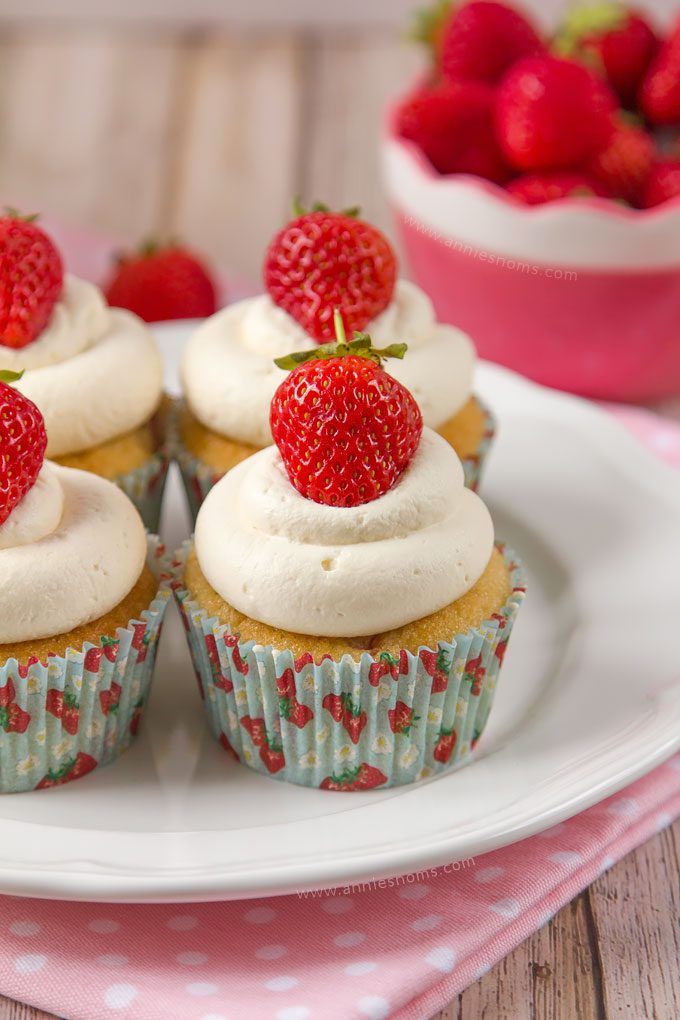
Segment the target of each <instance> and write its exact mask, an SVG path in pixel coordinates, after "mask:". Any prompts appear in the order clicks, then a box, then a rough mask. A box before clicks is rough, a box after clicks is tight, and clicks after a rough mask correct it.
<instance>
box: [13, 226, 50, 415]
mask: <svg viewBox="0 0 680 1020" xmlns="http://www.w3.org/2000/svg"><path fill="white" fill-rule="evenodd" d="M35 219H36V217H35V216H27V217H22V216H20V215H19V214H18V213H17V212H15V211H14V210H7V212H6V213H5V215H4V216H1V217H0V346H2V347H13V348H20V347H25V346H26V345H27V344H30V343H32V342H33V341H34V340H36V339H37V338H38V337H39V336H40V334H41V333H42V331H43V330H44V329H45V327H46V326H47V324H48V323H49V321H50V319H51V317H52V310H53V308H54V306H55V305H56V303H57V301H58V300H59V298H60V296H61V292H62V288H63V285H64V269H63V266H62V264H61V256H60V255H59V252H58V251H57V249H56V248H55V246H54V244H53V243H52V241H51V240H50V238H49V237H48V236H47V234H46V233H45V232H44V231H42V230H41V229H40V227H39V226H37V224H36V223H35ZM0 417H1V416H0Z"/></svg>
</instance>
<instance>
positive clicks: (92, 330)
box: [0, 275, 163, 457]
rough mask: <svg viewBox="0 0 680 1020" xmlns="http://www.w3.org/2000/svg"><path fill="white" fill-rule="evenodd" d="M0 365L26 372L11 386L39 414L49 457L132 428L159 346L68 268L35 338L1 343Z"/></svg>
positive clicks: (153, 377)
mask: <svg viewBox="0 0 680 1020" xmlns="http://www.w3.org/2000/svg"><path fill="white" fill-rule="evenodd" d="M0 369H10V370H11V371H15V372H16V371H20V370H21V369H23V370H24V371H25V375H24V377H23V379H22V380H21V381H20V382H19V383H17V384H16V386H17V389H19V390H21V392H22V393H25V394H26V396H27V397H29V398H30V399H31V400H32V401H33V402H34V403H35V404H37V405H38V407H39V408H40V410H41V411H42V413H43V415H44V418H45V425H46V428H47V437H48V447H47V453H48V455H49V456H51V457H59V456H62V455H64V454H68V453H79V452H80V451H81V450H87V449H90V448H91V447H93V446H98V445H99V444H100V443H105V442H107V441H108V440H110V439H115V438H116V437H117V436H122V435H124V434H125V433H126V432H131V431H133V430H134V429H136V428H138V427H139V426H140V425H142V424H144V422H146V421H148V420H149V418H150V417H151V416H152V414H153V413H154V411H155V410H156V408H157V406H158V404H159V402H160V398H161V393H162V389H163V368H162V362H161V357H160V353H159V351H158V348H157V347H156V343H155V341H154V339H153V336H152V335H151V331H150V330H149V329H148V328H147V326H146V325H145V324H144V323H143V322H142V321H141V319H138V318H137V316H136V315H132V314H131V313H130V312H126V311H123V310H122V309H119V308H109V307H108V306H107V304H106V302H105V301H104V298H103V296H102V294H101V292H100V291H99V289H98V288H97V287H95V286H94V285H93V284H91V283H87V282H86V281H85V280H79V279H77V277H74V276H68V275H67V276H66V278H65V280H64V290H63V293H62V296H61V299H60V300H59V302H58V303H57V304H56V305H55V308H54V311H53V313H52V318H51V320H50V322H49V324H48V326H47V327H46V328H45V330H43V332H42V334H41V335H40V336H39V337H38V339H37V340H35V341H34V342H33V343H31V344H28V345H27V346H26V347H22V348H21V349H20V350H13V349H11V348H8V347H3V346H2V345H0Z"/></svg>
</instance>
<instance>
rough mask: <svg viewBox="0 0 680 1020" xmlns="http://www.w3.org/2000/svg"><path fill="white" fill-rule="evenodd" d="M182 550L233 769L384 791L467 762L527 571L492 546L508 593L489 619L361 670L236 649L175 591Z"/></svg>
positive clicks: (370, 661)
mask: <svg viewBox="0 0 680 1020" xmlns="http://www.w3.org/2000/svg"><path fill="white" fill-rule="evenodd" d="M190 548H191V544H190V543H186V544H185V546H184V547H183V549H182V551H181V552H180V553H179V554H178V558H177V560H176V562H175V564H174V569H175V572H176V577H175V580H174V581H173V585H172V586H173V589H174V591H175V596H176V598H177V602H178V605H179V608H180V612H181V614H182V618H183V621H184V626H185V628H186V631H187V637H188V641H189V647H190V650H191V656H192V659H193V662H194V668H195V671H196V677H197V679H198V685H199V690H200V693H201V696H202V698H203V702H204V705H205V709H206V712H207V715H208V722H209V725H210V729H211V730H212V733H213V735H214V736H215V738H216V739H217V740H218V741H219V742H220V743H221V744H222V746H223V747H224V748H225V750H227V751H229V752H230V754H231V755H232V756H233V757H235V758H236V759H237V760H238V761H240V762H242V763H243V764H245V765H247V766H249V767H250V768H252V769H255V770H256V771H258V772H261V773H263V774H264V775H267V776H273V777H274V778H275V779H282V780H285V781H288V782H292V783H297V784H299V785H301V786H311V787H319V788H321V789H325V790H347V791H349V790H367V789H372V788H375V787H380V788H381V789H384V788H386V787H389V786H400V785H403V784H406V783H413V782H415V781H416V780H419V779H424V778H425V777H427V776H432V775H435V774H436V773H438V772H443V771H445V770H447V769H451V768H455V767H457V766H459V765H461V764H463V763H464V762H466V761H467V760H468V758H469V756H470V753H471V751H472V750H473V748H474V746H475V744H476V742H477V740H478V739H479V736H480V734H481V733H482V731H483V729H484V726H485V725H486V721H487V719H488V716H489V711H490V709H491V704H492V701H493V696H494V691H495V688H496V682H497V679H498V673H499V670H500V667H501V664H502V661H503V656H504V654H505V649H506V647H507V642H508V639H509V637H510V633H511V631H512V626H513V623H514V621H515V617H516V615H517V612H518V610H519V607H520V604H521V602H522V599H523V598H524V593H525V590H526V589H525V574H524V570H523V568H522V566H521V564H520V563H519V562H518V560H517V559H516V557H515V556H514V554H513V553H512V552H511V551H510V550H509V549H507V548H505V547H504V546H502V545H499V549H500V550H501V552H502V554H503V557H504V559H505V562H506V564H507V566H508V569H509V571H510V580H511V585H512V591H511V594H510V596H509V598H508V600H507V601H506V603H505V604H504V605H503V607H502V608H501V609H500V611H499V612H498V613H495V614H494V615H493V617H492V618H491V619H490V620H487V621H486V622H484V623H483V624H482V625H481V626H480V627H475V628H473V629H471V630H469V631H467V633H465V634H457V635H456V636H455V637H454V638H452V640H451V641H440V642H439V644H438V645H437V648H436V649H431V648H426V647H421V648H419V649H418V652H417V654H414V653H412V652H408V651H402V652H401V654H400V655H399V656H398V657H393V656H390V655H388V654H386V653H383V654H382V655H380V656H378V657H377V658H376V657H372V656H371V655H370V654H368V653H367V652H365V653H364V654H363V655H362V657H361V660H360V661H359V662H356V661H355V660H354V659H352V658H351V656H349V655H345V656H343V657H342V658H341V659H340V661H336V660H334V659H332V658H331V657H330V656H326V657H324V658H322V659H321V661H320V662H318V663H315V662H314V660H313V658H312V656H311V654H306V655H303V656H302V657H300V658H298V659H295V658H294V656H293V654H292V652H290V651H279V650H276V649H274V648H272V647H271V646H263V645H257V644H255V643H254V642H253V641H246V642H241V641H239V639H238V637H237V636H235V635H233V634H232V633H231V631H230V629H229V627H228V626H225V625H223V624H220V623H219V622H218V620H217V619H216V618H214V617H210V616H209V615H208V614H207V612H206V611H205V610H204V609H202V608H201V606H200V605H199V604H198V603H197V602H195V601H193V600H192V599H191V596H190V595H189V593H188V592H187V591H186V590H184V589H183V588H182V580H181V578H182V574H183V568H184V562H185V560H186V556H187V554H188V550H189V549H190Z"/></svg>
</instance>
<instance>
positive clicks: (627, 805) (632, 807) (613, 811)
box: [607, 797, 640, 818]
mask: <svg viewBox="0 0 680 1020" xmlns="http://www.w3.org/2000/svg"><path fill="white" fill-rule="evenodd" d="M639 810H640V808H639V807H638V803H637V801H636V800H633V798H632V797H619V798H618V800H614V801H612V802H611V804H610V805H609V807H608V808H607V811H608V812H609V814H610V815H622V816H623V817H624V818H633V817H634V816H635V815H636V814H637V813H638V811H639Z"/></svg>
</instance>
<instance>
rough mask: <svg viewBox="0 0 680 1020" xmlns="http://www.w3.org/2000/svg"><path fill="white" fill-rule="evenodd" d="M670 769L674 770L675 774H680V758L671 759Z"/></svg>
mask: <svg viewBox="0 0 680 1020" xmlns="http://www.w3.org/2000/svg"><path fill="white" fill-rule="evenodd" d="M668 767H669V769H672V770H673V772H680V758H671V760H670V761H669V762H668Z"/></svg>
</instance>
